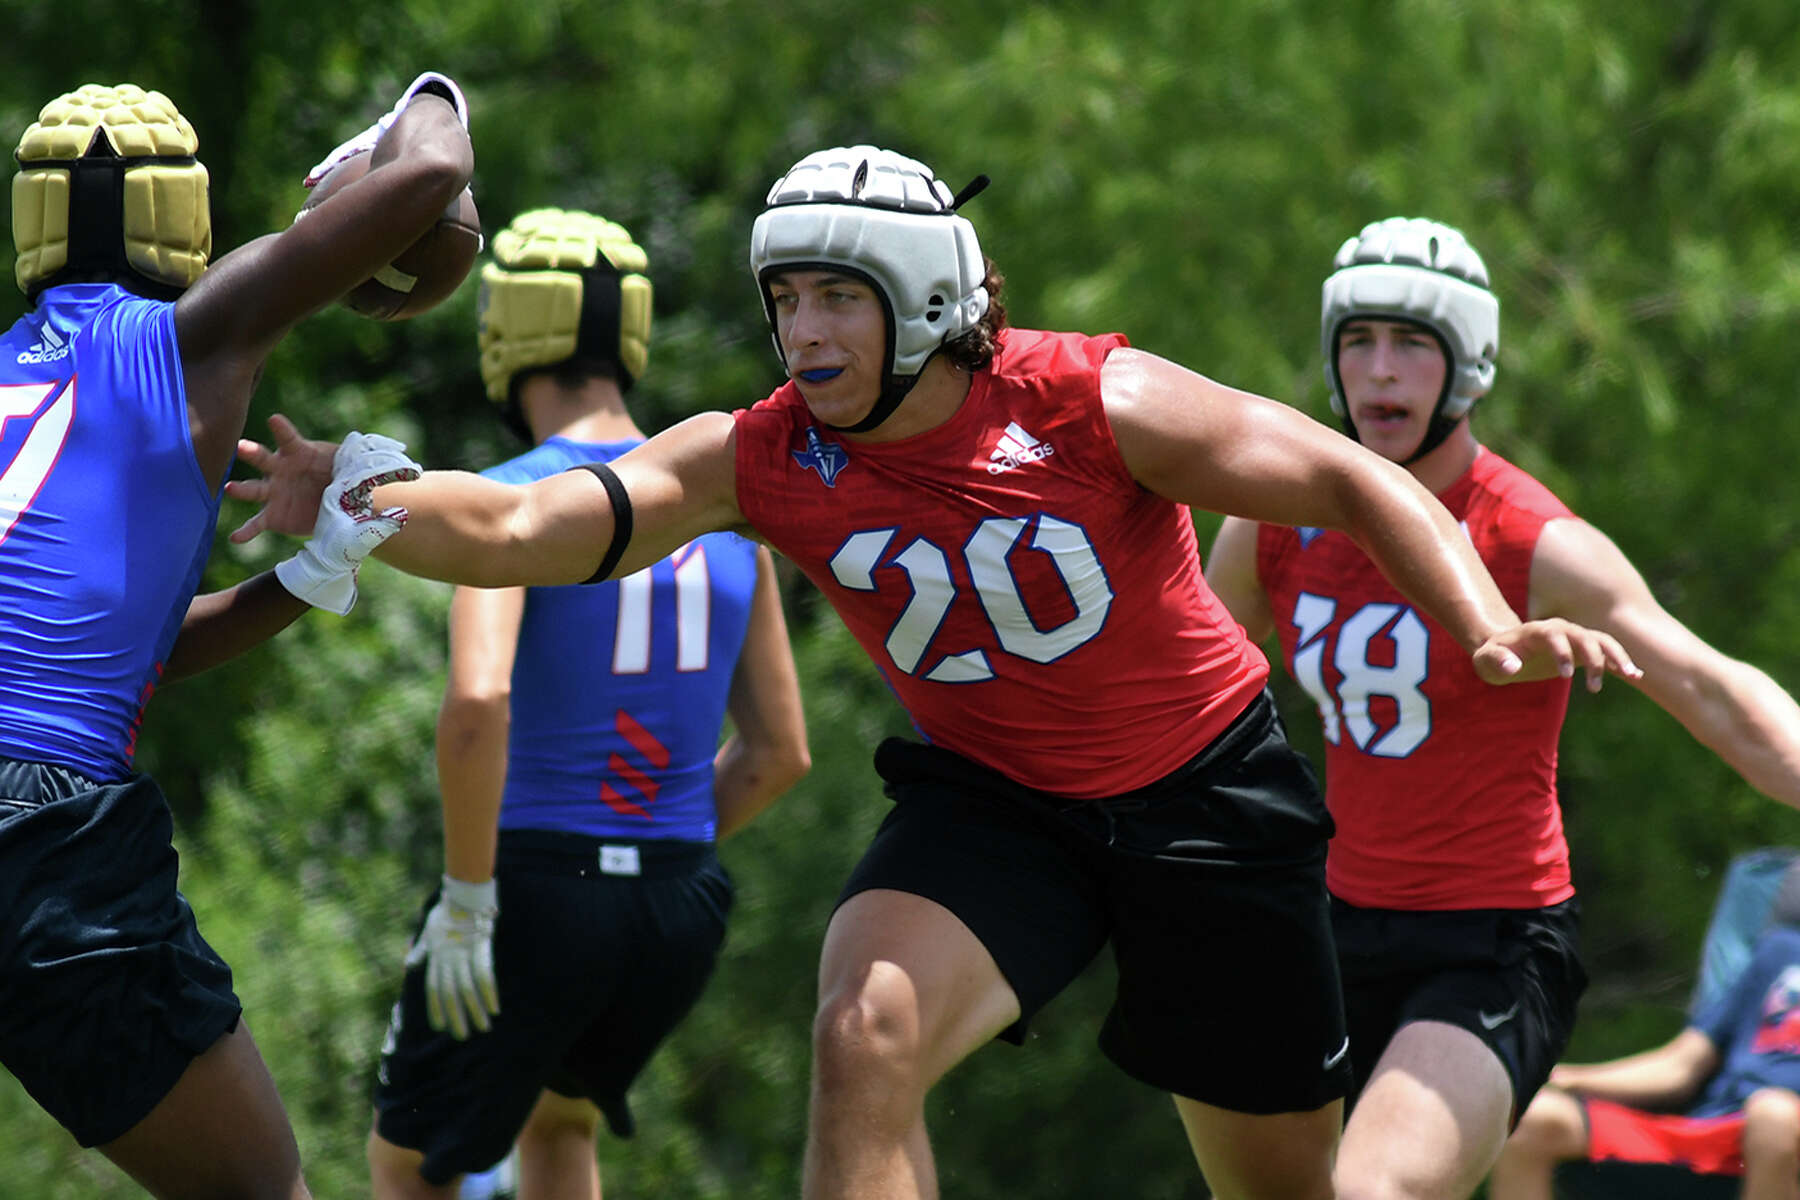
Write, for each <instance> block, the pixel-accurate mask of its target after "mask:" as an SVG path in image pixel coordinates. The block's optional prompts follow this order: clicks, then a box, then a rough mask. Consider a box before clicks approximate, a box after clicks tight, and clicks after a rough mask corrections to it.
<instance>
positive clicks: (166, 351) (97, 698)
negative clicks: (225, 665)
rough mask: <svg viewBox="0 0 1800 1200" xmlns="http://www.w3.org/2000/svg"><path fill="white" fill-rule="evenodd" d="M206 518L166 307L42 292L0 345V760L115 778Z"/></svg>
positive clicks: (202, 541) (169, 637)
mask: <svg viewBox="0 0 1800 1200" xmlns="http://www.w3.org/2000/svg"><path fill="white" fill-rule="evenodd" d="M218 511H219V493H218V492H217V491H215V490H214V489H212V488H209V487H208V486H207V482H206V480H205V478H204V477H203V475H202V474H201V471H200V465H199V463H198V461H197V460H196V459H195V457H194V447H193V441H192V437H191V434H190V432H189V427H188V412H187V395H186V388H185V384H184V380H183V375H182V366H181V354H180V350H179V347H178V346H177V344H176V337H175V306H174V305H173V304H172V303H169V302H166V301H156V300H146V299H144V298H142V297H140V296H137V295H134V294H133V293H131V292H128V291H126V290H125V289H123V288H121V287H118V286H116V285H113V284H72V285H68V286H64V287H57V288H51V289H49V290H48V291H46V292H45V293H44V294H43V297H42V298H41V299H40V301H39V302H38V306H37V308H36V309H35V310H33V311H32V312H30V313H27V314H26V315H25V316H23V317H21V318H20V319H19V320H18V321H17V322H16V323H15V324H14V325H13V327H12V328H11V329H10V330H8V331H7V332H6V334H5V336H4V337H3V338H0V755H5V756H7V757H10V758H17V759H24V760H28V761H36V762H49V763H56V764H60V765H63V766H67V767H70V768H72V769H73V770H75V771H78V772H79V773H81V774H83V775H86V776H88V777H89V778H92V779H95V780H98V781H102V782H108V781H113V780H117V779H120V778H123V777H124V776H126V775H128V774H129V773H130V771H131V757H132V751H133V749H134V748H135V744H136V740H137V729H138V722H139V721H140V720H141V718H142V715H143V706H144V704H145V703H146V702H147V701H148V700H149V698H150V693H151V692H152V691H153V690H154V688H155V686H156V680H157V677H158V676H159V675H160V674H161V672H162V665H163V662H164V660H165V659H166V658H167V656H168V652H169V647H170V646H171V645H172V644H173V643H174V641H175V635H176V633H177V632H179V630H180V628H181V620H182V617H183V616H184V615H186V612H187V606H188V602H189V601H190V600H192V599H193V595H194V589H195V587H196V586H197V585H198V584H199V581H200V571H201V568H202V567H203V566H204V565H205V563H206V556H207V553H208V551H209V550H210V548H211V546H212V537H213V528H214V525H215V524H216V523H217V519H218Z"/></svg>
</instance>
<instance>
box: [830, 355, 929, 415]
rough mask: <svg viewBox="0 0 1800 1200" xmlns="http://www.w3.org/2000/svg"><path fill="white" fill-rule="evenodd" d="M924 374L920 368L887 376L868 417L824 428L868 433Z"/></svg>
mask: <svg viewBox="0 0 1800 1200" xmlns="http://www.w3.org/2000/svg"><path fill="white" fill-rule="evenodd" d="M941 349H943V347H941V346H940V347H938V350H941ZM938 350H933V351H932V352H931V354H930V355H929V356H927V357H926V359H925V362H926V363H930V362H931V360H932V359H933V358H936V357H937V355H938ZM924 374H925V367H924V366H920V367H919V369H918V371H917V372H916V373H914V374H912V375H889V376H888V377H887V382H886V383H884V384H882V386H881V395H879V396H877V397H876V398H875V407H874V408H871V409H870V410H869V411H868V415H866V416H864V417H863V419H862V420H860V421H858V422H857V423H856V424H854V425H831V424H827V425H826V426H825V428H827V429H830V430H832V431H834V432H836V433H867V432H869V430H871V429H873V428H875V427H876V426H877V425H879V424H881V423H882V422H883V421H885V420H887V419H888V418H889V417H891V416H893V415H894V410H895V409H896V408H899V407H900V402H901V401H902V400H904V399H906V397H907V394H908V393H909V392H911V391H912V390H913V388H914V387H915V386H916V385H917V384H918V382H919V380H920V378H922V377H923V376H924Z"/></svg>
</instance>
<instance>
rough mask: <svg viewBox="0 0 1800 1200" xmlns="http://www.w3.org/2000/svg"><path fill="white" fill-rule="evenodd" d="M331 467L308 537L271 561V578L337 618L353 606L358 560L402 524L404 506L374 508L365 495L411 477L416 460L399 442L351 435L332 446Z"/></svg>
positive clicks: (415, 471) (416, 471) (416, 468)
mask: <svg viewBox="0 0 1800 1200" xmlns="http://www.w3.org/2000/svg"><path fill="white" fill-rule="evenodd" d="M331 471H332V474H331V483H330V485H329V486H327V487H326V489H325V494H324V495H323V496H321V497H320V498H319V516H318V519H317V520H316V521H314V522H313V535H312V536H311V537H310V538H308V539H307V540H306V544H305V545H304V546H302V547H300V551H299V553H297V554H295V555H294V556H293V557H292V558H290V559H287V560H285V561H283V562H279V563H276V564H275V578H277V579H279V580H281V586H282V587H284V588H286V589H287V590H288V591H289V592H292V593H293V594H294V595H295V596H297V597H298V598H300V599H301V600H304V601H306V602H307V603H308V604H310V605H312V606H313V607H314V608H323V609H327V610H329V611H331V612H334V613H336V614H337V615H338V616H340V617H341V616H343V615H344V614H345V613H348V612H349V611H350V609H351V608H352V607H353V606H354V605H355V604H356V572H357V568H359V567H361V566H362V562H363V559H365V558H367V557H369V554H370V552H371V551H373V550H374V549H375V547H377V546H379V545H381V543H383V542H385V541H387V540H388V539H389V538H391V537H393V536H394V535H395V534H396V533H399V532H400V527H401V526H402V525H404V524H406V510H405V509H404V508H401V507H399V506H398V505H396V506H395V507H393V508H384V509H382V510H381V511H380V512H376V511H375V510H374V508H373V507H371V505H370V503H369V493H370V492H371V491H373V490H374V489H375V488H376V487H378V486H380V485H381V484H384V483H399V482H401V481H403V480H408V479H417V478H418V477H419V464H418V463H416V462H414V461H413V460H412V459H410V458H408V457H407V456H406V444H405V443H404V442H397V441H395V440H394V439H393V438H391V437H383V436H381V435H380V434H378V433H352V434H351V435H350V436H348V437H346V438H345V439H344V440H343V441H342V442H341V443H340V444H339V445H338V448H337V453H336V454H335V455H334V456H333V457H332V460H331Z"/></svg>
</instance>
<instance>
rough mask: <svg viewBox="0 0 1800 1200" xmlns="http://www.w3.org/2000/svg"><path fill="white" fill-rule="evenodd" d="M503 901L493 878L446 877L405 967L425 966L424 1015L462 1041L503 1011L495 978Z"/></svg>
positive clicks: (409, 952) (435, 1025)
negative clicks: (496, 922)
mask: <svg viewBox="0 0 1800 1200" xmlns="http://www.w3.org/2000/svg"><path fill="white" fill-rule="evenodd" d="M499 915H500V900H499V897H498V895H497V894H496V892H495V888H494V881H493V880H492V879H490V880H488V881H487V882H486V883H466V882H464V881H463V880H461V879H455V878H452V877H451V876H449V875H446V876H444V885H443V889H442V891H441V892H440V893H439V894H438V901H437V903H436V904H434V905H432V906H431V912H430V913H428V914H426V917H425V928H424V929H423V930H422V931H421V932H420V934H419V937H418V940H417V941H415V942H414V943H413V944H412V949H410V950H408V951H407V953H406V965H407V966H408V967H416V966H418V965H419V964H420V963H424V964H425V1015H426V1017H427V1018H428V1019H429V1020H430V1022H431V1027H432V1028H433V1029H435V1030H437V1031H438V1032H440V1033H442V1032H445V1031H446V1030H447V1031H448V1032H449V1034H450V1036H451V1037H453V1038H455V1039H456V1040H457V1041H459V1042H460V1041H462V1040H464V1039H465V1038H467V1037H468V1036H469V1026H470V1024H471V1023H473V1024H474V1026H475V1028H476V1029H477V1030H479V1031H480V1032H482V1033H486V1032H487V1031H488V1030H489V1029H490V1028H491V1027H492V1021H491V1020H490V1018H492V1017H497V1016H499V1015H500V988H499V986H498V985H497V984H495V982H494V918H496V917H497V916H499Z"/></svg>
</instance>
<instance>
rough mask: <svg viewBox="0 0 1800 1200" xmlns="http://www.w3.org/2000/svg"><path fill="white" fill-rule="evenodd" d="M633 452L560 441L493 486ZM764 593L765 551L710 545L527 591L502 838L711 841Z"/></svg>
mask: <svg viewBox="0 0 1800 1200" xmlns="http://www.w3.org/2000/svg"><path fill="white" fill-rule="evenodd" d="M634 445H637V443H636V442H613V443H593V442H572V441H568V440H566V439H564V438H559V437H553V438H550V439H549V440H548V441H546V442H544V444H543V445H541V446H538V447H536V448H535V449H533V450H531V451H529V452H528V453H526V454H523V455H520V456H519V457H518V458H515V459H512V460H510V461H508V462H505V463H502V464H501V465H499V466H497V467H493V468H490V469H489V470H488V471H486V472H484V474H485V475H486V476H487V477H488V478H490V479H498V480H501V481H503V482H506V483H529V482H531V481H533V480H537V479H542V478H544V477H546V476H549V475H554V474H556V473H557V472H559V471H565V470H567V469H569V468H570V467H573V466H577V465H579V464H581V463H585V462H595V461H600V462H608V461H611V460H612V459H614V458H617V457H618V456H619V455H621V454H623V453H625V452H626V451H627V450H629V449H631V448H632V447H633V446H634ZM755 586H756V544H755V543H754V542H751V541H749V540H747V539H745V538H742V537H739V536H738V535H737V534H734V533H709V534H707V535H705V536H704V537H700V538H696V539H695V540H694V541H692V542H689V543H688V544H687V545H685V546H683V547H682V548H681V549H679V550H677V551H676V552H675V553H674V554H672V555H670V556H669V557H668V558H665V559H663V560H662V561H661V562H658V563H655V564H654V565H652V566H649V567H646V568H644V569H643V570H641V571H638V572H636V573H635V574H633V575H629V576H626V577H625V578H623V579H618V580H613V581H610V582H607V583H598V584H587V585H580V584H577V585H572V586H568V587H534V588H528V589H527V590H526V598H525V616H524V620H523V622H522V624H521V626H520V629H519V641H518V654H517V657H516V658H515V660H514V662H513V673H512V728H511V733H510V735H509V738H508V750H507V753H508V758H507V767H506V791H505V795H504V798H503V799H502V802H501V808H500V828H502V829H551V830H559V831H563V832H569V833H584V834H592V835H596V836H600V837H625V838H634V839H640V840H641V839H673V840H680V841H711V840H712V839H713V837H714V835H715V832H716V829H717V824H718V814H717V808H716V806H715V804H714V802H713V770H712V768H713V754H714V753H715V752H716V751H717V749H718V745H719V729H720V726H721V725H722V724H723V722H724V720H725V702H726V699H727V697H728V696H729V695H730V691H731V676H732V672H733V671H734V670H735V669H736V667H737V660H738V654H739V652H740V651H741V650H742V649H743V645H744V635H745V632H746V631H747V630H748V628H749V625H750V602H751V598H752V595H753V593H754V591H755Z"/></svg>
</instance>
